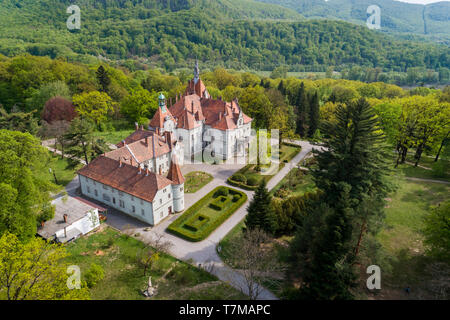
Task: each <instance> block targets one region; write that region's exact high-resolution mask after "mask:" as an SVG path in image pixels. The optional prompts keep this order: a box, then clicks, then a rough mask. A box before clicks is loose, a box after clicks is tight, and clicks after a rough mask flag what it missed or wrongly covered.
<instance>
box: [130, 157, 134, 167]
mask: <svg viewBox="0 0 450 320" xmlns="http://www.w3.org/2000/svg"><path fill="white" fill-rule="evenodd" d="M130 164H131V165H133V157H130Z"/></svg>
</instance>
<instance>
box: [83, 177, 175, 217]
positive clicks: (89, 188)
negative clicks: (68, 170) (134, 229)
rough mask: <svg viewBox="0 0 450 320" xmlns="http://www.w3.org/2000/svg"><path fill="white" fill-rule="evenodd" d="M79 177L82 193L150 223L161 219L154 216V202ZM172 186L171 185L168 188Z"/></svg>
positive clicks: (156, 207)
mask: <svg viewBox="0 0 450 320" xmlns="http://www.w3.org/2000/svg"><path fill="white" fill-rule="evenodd" d="M79 179H80V185H81V193H82V194H84V195H85V196H87V197H89V198H93V199H95V200H98V201H100V202H102V203H105V204H107V205H108V206H110V207H113V208H115V209H117V210H119V211H122V212H124V213H126V214H128V215H130V216H132V217H134V218H136V219H138V220H140V221H143V222H145V223H148V224H150V225H155V224H157V223H158V222H159V221H160V220H161V219H157V218H156V216H155V217H154V214H153V204H152V203H151V202H148V201H145V200H143V199H139V198H137V197H135V196H133V195H130V194H127V193H125V192H121V191H119V190H116V189H113V188H111V187H109V186H105V185H103V184H102V183H99V182H96V181H94V180H92V179H89V178H86V177H84V176H79ZM105 187H106V189H105ZM170 187H171V186H170V185H169V186H168V187H166V188H170ZM160 191H162V190H160ZM157 195H158V194H157ZM156 199H157V197H155V199H154V200H153V201H154V202H155V200H156ZM157 201H159V200H157ZM133 207H134V208H133ZM172 207H173V204H172ZM157 209H158V206H157V205H155V212H156V211H157Z"/></svg>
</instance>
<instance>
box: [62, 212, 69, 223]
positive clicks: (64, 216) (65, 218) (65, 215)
mask: <svg viewBox="0 0 450 320" xmlns="http://www.w3.org/2000/svg"><path fill="white" fill-rule="evenodd" d="M67 217H68V216H67V214H64V215H63V218H64V222H65V223H68V222H67Z"/></svg>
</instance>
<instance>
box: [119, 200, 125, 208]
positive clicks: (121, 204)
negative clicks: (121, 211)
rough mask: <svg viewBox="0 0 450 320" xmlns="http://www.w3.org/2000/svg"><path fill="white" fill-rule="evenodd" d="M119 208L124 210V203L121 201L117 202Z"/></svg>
mask: <svg viewBox="0 0 450 320" xmlns="http://www.w3.org/2000/svg"><path fill="white" fill-rule="evenodd" d="M119 207H121V208H125V203H124V202H123V200H119Z"/></svg>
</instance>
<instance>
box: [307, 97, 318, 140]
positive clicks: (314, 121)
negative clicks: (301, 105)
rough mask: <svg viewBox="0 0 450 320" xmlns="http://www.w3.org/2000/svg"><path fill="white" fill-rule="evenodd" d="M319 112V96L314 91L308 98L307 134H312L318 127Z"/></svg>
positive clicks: (310, 135)
mask: <svg viewBox="0 0 450 320" xmlns="http://www.w3.org/2000/svg"><path fill="white" fill-rule="evenodd" d="M319 113H320V104H319V96H318V94H317V92H314V93H313V94H312V95H311V96H310V99H309V128H308V136H309V137H312V136H314V133H315V132H316V130H317V129H318V128H319Z"/></svg>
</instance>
